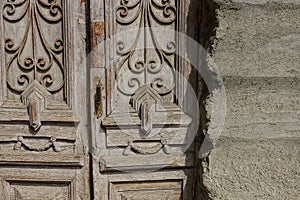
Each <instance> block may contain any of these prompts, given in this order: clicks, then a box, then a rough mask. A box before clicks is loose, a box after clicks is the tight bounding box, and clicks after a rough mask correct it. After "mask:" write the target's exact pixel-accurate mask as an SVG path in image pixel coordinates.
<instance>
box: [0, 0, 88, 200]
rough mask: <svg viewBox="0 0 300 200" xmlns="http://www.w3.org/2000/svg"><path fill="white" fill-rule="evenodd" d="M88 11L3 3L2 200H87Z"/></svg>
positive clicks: (56, 2) (29, 0) (37, 0)
mask: <svg viewBox="0 0 300 200" xmlns="http://www.w3.org/2000/svg"><path fill="white" fill-rule="evenodd" d="M85 7H86V6H85V5H84V4H80V2H79V1H78V2H77V1H76V2H75V1H72V0H1V2H0V16H1V17H0V54H1V57H0V69H1V70H0V80H1V83H0V86H1V87H0V165H1V167H0V181H1V182H0V194H1V195H0V199H3V200H7V199H10V200H15V199H24V200H25V199H28V200H29V199H35V200H37V199H47V200H53V199H60V200H62V199H89V198H90V187H89V185H90V179H89V171H90V169H89V159H88V139H87V138H88V128H87V127H88V126H87V116H88V114H87V112H88V109H86V105H87V103H86V102H87V101H86V98H85V97H86V96H87V95H86V94H87V90H86V82H87V81H86V80H87V76H86V70H87V68H86V65H85V62H84V60H85V58H86V50H85V49H86V43H85V39H86V33H85V32H86V31H85V30H86V26H85V21H86V20H85V19H86V17H85V16H86V13H85Z"/></svg>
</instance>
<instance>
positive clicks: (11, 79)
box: [0, 0, 74, 117]
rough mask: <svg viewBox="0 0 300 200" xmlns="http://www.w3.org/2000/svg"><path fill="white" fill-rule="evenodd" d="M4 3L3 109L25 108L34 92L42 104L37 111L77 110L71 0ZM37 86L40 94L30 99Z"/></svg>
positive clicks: (0, 91) (6, 0)
mask: <svg viewBox="0 0 300 200" xmlns="http://www.w3.org/2000/svg"><path fill="white" fill-rule="evenodd" d="M0 5H1V12H0V13H1V16H2V17H1V24H0V27H1V31H0V32H1V33H0V36H1V43H0V44H1V49H0V54H1V57H2V58H3V59H1V62H0V64H1V73H0V76H1V89H0V105H1V107H0V110H1V109H2V110H4V109H5V108H9V109H24V108H26V107H27V106H28V104H30V103H31V100H32V99H34V98H35V99H36V100H35V101H36V102H35V104H43V105H35V106H33V107H35V108H34V110H33V111H34V112H37V113H39V112H43V111H44V110H46V111H47V110H57V111H62V110H65V111H67V110H72V104H73V103H72V101H73V100H72V99H73V95H74V94H73V93H72V91H73V88H74V87H73V83H72V79H73V77H74V74H73V69H72V68H73V62H74V60H73V59H72V55H73V49H72V43H70V41H71V40H72V38H73V34H72V31H69V30H71V27H72V22H71V21H72V18H73V17H72V7H71V6H70V5H71V3H70V1H68V0H66V1H63V0H50V1H49V0H14V1H12V0H3V1H2V2H1V4H0ZM30 87H31V88H32V89H31V90H30V91H28V90H29V89H28V88H30ZM33 92H35V93H36V95H35V97H32V98H31V99H30V101H29V102H26V99H27V98H28V96H29V95H30V94H31V93H33ZM25 93H26V94H25ZM41 98H42V102H41V101H40V99H41ZM32 101H34V100H32ZM17 112H19V113H18V114H19V117H21V116H23V117H25V116H24V113H22V112H20V111H17ZM62 115H66V113H65V114H62ZM69 115H70V114H69ZM37 117H38V116H37Z"/></svg>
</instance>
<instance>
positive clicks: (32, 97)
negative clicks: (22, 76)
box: [21, 80, 51, 131]
mask: <svg viewBox="0 0 300 200" xmlns="http://www.w3.org/2000/svg"><path fill="white" fill-rule="evenodd" d="M50 95H51V94H50V93H49V92H48V91H47V90H46V89H45V88H44V86H42V85H41V84H40V83H39V82H38V81H37V80H34V81H33V82H32V83H31V84H30V85H29V86H28V87H27V88H26V90H25V91H24V92H23V93H22V94H21V98H22V102H23V104H24V105H25V106H27V107H28V111H29V119H30V120H29V121H30V126H31V127H32V128H33V130H35V131H36V130H38V129H39V128H40V127H41V113H42V112H43V111H44V109H45V107H46V104H47V97H48V96H50Z"/></svg>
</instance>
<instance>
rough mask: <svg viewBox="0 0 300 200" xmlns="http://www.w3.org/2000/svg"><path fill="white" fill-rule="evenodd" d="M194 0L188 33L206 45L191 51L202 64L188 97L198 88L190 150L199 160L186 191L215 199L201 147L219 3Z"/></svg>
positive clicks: (200, 199)
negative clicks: (194, 133) (196, 123)
mask: <svg viewBox="0 0 300 200" xmlns="http://www.w3.org/2000/svg"><path fill="white" fill-rule="evenodd" d="M190 2H191V3H190V5H189V8H188V18H187V24H188V26H187V35H188V36H189V37H190V38H192V39H194V40H195V41H197V42H198V43H199V44H200V46H199V47H202V48H199V49H197V51H196V52H197V54H195V52H188V57H189V59H190V60H195V58H192V57H194V56H197V60H198V66H193V68H192V71H191V73H190V75H189V77H188V81H189V83H190V84H191V85H192V86H193V87H194V88H193V89H194V91H187V92H186V94H185V96H186V98H185V99H187V98H188V96H189V92H196V94H197V95H198V102H199V111H200V112H199V113H200V117H199V118H200V123H199V129H198V133H197V136H196V138H195V140H194V143H193V145H191V147H190V148H189V149H188V151H187V152H193V155H194V162H195V163H194V170H193V172H192V173H190V172H188V173H187V176H188V180H187V181H188V183H187V187H186V188H185V191H184V193H187V194H191V197H189V198H190V199H193V200H209V199H212V198H211V197H210V196H211V195H210V191H209V190H208V189H207V188H206V187H205V184H204V180H203V176H205V174H206V173H207V172H208V170H209V169H208V167H209V159H208V157H207V158H200V157H199V151H200V148H201V146H202V144H203V142H204V139H205V135H204V132H205V130H206V129H207V124H208V122H209V121H208V119H207V116H206V110H205V105H204V101H205V100H206V99H207V97H208V96H209V91H208V88H207V86H206V84H205V82H204V80H203V78H202V77H203V76H206V75H207V73H210V72H209V70H208V67H207V60H206V57H207V54H210V53H211V50H212V49H211V47H212V41H213V38H214V36H215V28H216V26H217V19H216V13H215V11H216V9H217V6H218V5H216V4H214V3H212V2H211V1H209V0H202V1H199V0H191V1H190ZM187 49H188V50H189V47H187ZM193 51H194V50H193ZM199 66H200V68H201V70H200V72H199V70H197V69H196V68H198V69H199ZM185 104H186V103H185ZM185 109H186V108H184V111H187V114H189V115H190V114H192V113H189V112H188V110H185ZM208 146H209V145H208ZM210 149H211V146H209V147H207V151H209V150H210ZM188 190H191V191H188ZM192 195H193V196H192Z"/></svg>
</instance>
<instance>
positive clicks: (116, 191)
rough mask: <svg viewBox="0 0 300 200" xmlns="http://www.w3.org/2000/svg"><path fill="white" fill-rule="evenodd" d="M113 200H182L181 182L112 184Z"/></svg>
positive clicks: (111, 197)
mask: <svg viewBox="0 0 300 200" xmlns="http://www.w3.org/2000/svg"><path fill="white" fill-rule="evenodd" d="M110 188H111V189H110V190H111V191H110V193H111V196H110V199H111V200H117V199H118V200H140V199H144V200H152V199H157V200H180V199H182V182H181V181H152V182H132V183H130V182H129V183H111V187H110Z"/></svg>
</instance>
